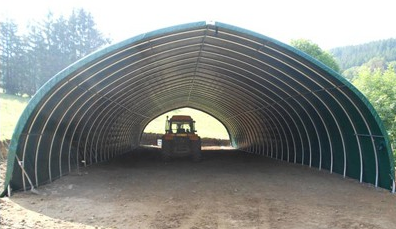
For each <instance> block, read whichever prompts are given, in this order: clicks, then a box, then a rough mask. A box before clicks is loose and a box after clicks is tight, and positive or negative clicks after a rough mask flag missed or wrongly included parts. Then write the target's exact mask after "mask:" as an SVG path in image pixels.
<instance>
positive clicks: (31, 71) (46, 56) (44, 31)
mask: <svg viewBox="0 0 396 229" xmlns="http://www.w3.org/2000/svg"><path fill="white" fill-rule="evenodd" d="M27 31H28V32H27V33H25V34H23V35H20V34H19V28H18V25H17V24H16V23H15V22H14V21H13V20H12V19H9V20H6V21H5V22H1V23H0V47H1V50H0V52H1V53H0V63H1V70H0V74H1V80H0V83H1V84H0V87H1V88H2V89H3V92H4V93H7V94H11V95H20V96H22V95H24V96H29V97H31V96H33V95H34V94H35V93H36V91H37V90H38V89H39V88H40V87H41V86H42V85H43V84H44V83H45V82H47V81H48V80H49V79H50V78H51V77H52V76H54V75H55V74H56V73H58V72H59V71H61V70H62V69H64V68H65V67H67V66H68V65H70V64H72V63H73V62H75V61H76V60H78V59H80V58H82V57H84V56H86V55H87V54H89V53H91V52H93V51H95V50H97V49H99V48H101V47H103V46H104V45H107V44H109V43H110V39H109V38H106V37H104V36H103V35H102V33H101V32H100V31H99V30H98V29H97V28H96V24H95V21H94V19H93V17H92V15H91V14H90V13H88V12H86V11H85V10H83V9H76V10H73V12H72V13H71V15H70V17H69V18H64V17H62V16H61V17H59V18H55V17H54V15H53V14H52V13H48V15H47V16H46V18H45V19H44V20H43V21H41V22H37V23H33V24H31V25H30V26H29V28H27Z"/></svg>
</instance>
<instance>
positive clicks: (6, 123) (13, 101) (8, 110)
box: [0, 93, 229, 140]
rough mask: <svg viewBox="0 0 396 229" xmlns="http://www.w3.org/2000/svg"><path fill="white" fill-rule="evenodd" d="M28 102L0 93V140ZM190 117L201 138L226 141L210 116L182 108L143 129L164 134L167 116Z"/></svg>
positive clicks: (12, 128) (9, 133)
mask: <svg viewBox="0 0 396 229" xmlns="http://www.w3.org/2000/svg"><path fill="white" fill-rule="evenodd" d="M28 102H29V98H23V97H19V96H12V95H7V94H4V93H0V140H5V139H11V137H12V133H13V131H14V128H15V125H16V124H17V122H18V120H19V117H20V116H21V114H22V112H23V110H24V109H25V107H26V105H27V104H28ZM174 114H179V115H180V114H183V115H190V116H192V118H193V119H194V120H195V121H196V128H197V130H198V134H199V135H200V136H201V137H207V138H217V139H228V138H229V137H228V133H227V131H226V129H225V128H224V126H223V125H222V124H221V123H220V122H219V121H217V119H215V118H213V117H212V116H210V115H208V114H206V113H204V112H201V111H198V110H195V109H190V108H183V109H178V110H174V111H172V112H169V113H166V114H164V115H161V116H159V117H158V118H156V119H154V120H153V121H152V122H151V123H150V124H149V125H148V126H147V127H146V129H145V132H147V133H159V134H162V133H165V120H166V116H167V115H168V116H169V117H171V116H172V115H174Z"/></svg>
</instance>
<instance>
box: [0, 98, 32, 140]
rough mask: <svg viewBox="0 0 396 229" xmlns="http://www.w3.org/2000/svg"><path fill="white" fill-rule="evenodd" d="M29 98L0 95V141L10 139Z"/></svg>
mask: <svg viewBox="0 0 396 229" xmlns="http://www.w3.org/2000/svg"><path fill="white" fill-rule="evenodd" d="M28 102H29V98H24V97H20V96H12V95H7V94H4V93H0V140H5V139H11V137H12V133H13V132H14V128H15V125H16V124H17V122H18V120H19V117H20V116H21V114H22V112H23V110H24V109H25V107H26V105H27V104H28Z"/></svg>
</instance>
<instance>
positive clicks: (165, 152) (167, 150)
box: [161, 140, 171, 162]
mask: <svg viewBox="0 0 396 229" xmlns="http://www.w3.org/2000/svg"><path fill="white" fill-rule="evenodd" d="M161 158H162V161H163V162H169V161H170V160H171V145H170V142H167V141H164V140H162V150H161Z"/></svg>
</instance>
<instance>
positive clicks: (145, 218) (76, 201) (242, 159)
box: [0, 149, 396, 228]
mask: <svg viewBox="0 0 396 229" xmlns="http://www.w3.org/2000/svg"><path fill="white" fill-rule="evenodd" d="M38 192H39V193H38V194H33V193H31V192H15V193H14V194H13V196H12V197H11V198H2V199H0V204H1V209H0V210H1V218H0V227H1V228H395V225H396V195H394V194H391V193H390V192H389V191H387V190H383V189H376V188H374V187H372V186H370V185H367V184H360V183H358V182H357V181H355V180H351V179H344V178H342V176H340V175H334V174H329V173H328V172H327V171H318V170H317V169H314V168H308V167H307V166H301V165H295V164H290V163H286V162H282V161H277V160H272V159H268V158H265V157H260V156H255V155H250V154H245V153H241V152H238V151H235V150H220V151H204V160H203V162H201V163H193V162H191V161H190V160H189V159H187V158H180V159H175V160H173V161H172V162H170V163H163V162H161V160H160V157H159V151H158V149H141V150H139V151H135V152H133V153H130V154H126V155H124V156H122V157H119V158H117V159H114V160H112V161H110V162H107V163H103V164H100V165H95V166H91V167H88V168H84V169H83V170H81V171H80V174H71V175H68V176H65V177H63V178H61V179H59V180H56V181H55V182H53V183H51V184H49V185H46V186H43V187H40V188H39V189H38Z"/></svg>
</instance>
